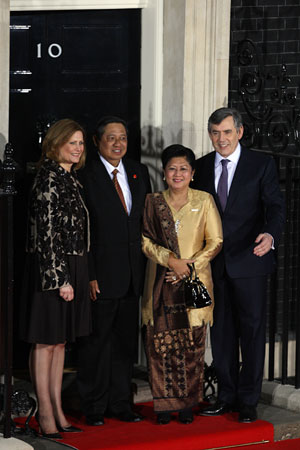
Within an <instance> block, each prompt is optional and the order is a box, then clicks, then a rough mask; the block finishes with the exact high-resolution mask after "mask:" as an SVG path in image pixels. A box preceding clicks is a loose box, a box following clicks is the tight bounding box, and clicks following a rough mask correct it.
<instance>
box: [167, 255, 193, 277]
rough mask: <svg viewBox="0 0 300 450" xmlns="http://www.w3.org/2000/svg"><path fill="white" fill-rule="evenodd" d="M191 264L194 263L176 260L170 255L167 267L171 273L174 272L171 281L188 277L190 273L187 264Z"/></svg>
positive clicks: (186, 260) (189, 260)
mask: <svg viewBox="0 0 300 450" xmlns="http://www.w3.org/2000/svg"><path fill="white" fill-rule="evenodd" d="M193 262H195V260H194V259H177V258H175V256H173V255H170V256H169V261H168V266H169V267H170V269H171V271H172V272H174V273H173V274H172V281H177V280H178V279H179V280H183V279H184V278H186V277H188V276H189V275H190V273H191V271H190V268H189V266H188V264H192V263H193ZM167 273H170V272H167Z"/></svg>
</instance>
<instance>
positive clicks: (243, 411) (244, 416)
mask: <svg viewBox="0 0 300 450" xmlns="http://www.w3.org/2000/svg"><path fill="white" fill-rule="evenodd" d="M256 419H257V412H256V407H255V406H251V405H242V406H241V407H240V413H239V422H242V423H251V422H255V421H256Z"/></svg>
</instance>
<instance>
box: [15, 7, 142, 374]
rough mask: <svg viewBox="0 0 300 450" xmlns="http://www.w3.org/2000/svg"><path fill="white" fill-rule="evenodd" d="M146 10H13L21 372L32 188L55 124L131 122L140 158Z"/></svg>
mask: <svg viewBox="0 0 300 450" xmlns="http://www.w3.org/2000/svg"><path fill="white" fill-rule="evenodd" d="M140 47H141V11H140V10H137V9H130V10H100V11H76V12H74V11H57V12H43V13H40V12H37V13H35V12H32V13H12V15H11V43H10V48H11V55H10V117H9V141H10V142H11V144H12V146H13V149H14V151H15V160H16V162H17V163H18V171H17V190H18V194H17V196H16V198H15V208H14V210H15V212H14V216H15V227H14V242H15V336H16V344H17V345H15V346H14V348H15V349H14V359H15V361H14V367H20V366H21V367H22V366H23V367H24V366H26V365H27V361H26V359H27V356H26V352H24V351H23V349H22V346H20V343H19V342H18V341H17V335H18V332H17V328H18V314H17V313H18V309H19V308H18V302H19V301H20V298H21V295H20V294H21V290H22V287H21V286H22V274H23V270H24V255H25V235H26V212H27V196H28V190H29V188H30V185H31V183H32V179H33V175H34V172H35V170H34V169H35V163H36V162H37V161H38V160H39V158H40V155H41V149H40V144H41V141H42V138H43V136H44V134H45V131H46V130H47V127H48V126H49V125H50V124H51V123H52V122H53V121H55V120H58V119H62V118H66V117H68V118H71V119H74V120H76V121H78V122H79V123H80V124H81V125H82V126H83V127H84V128H85V129H86V131H87V135H88V137H89V138H88V152H89V153H92V152H93V150H94V146H93V144H92V140H91V135H92V133H93V131H94V128H95V125H96V123H97V121H98V119H99V118H100V117H101V116H103V115H117V116H120V117H122V118H124V119H125V120H127V121H128V124H129V146H128V155H129V156H131V157H132V158H134V159H139V158H140Z"/></svg>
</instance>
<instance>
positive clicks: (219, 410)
mask: <svg viewBox="0 0 300 450" xmlns="http://www.w3.org/2000/svg"><path fill="white" fill-rule="evenodd" d="M232 410H233V407H232V405H230V404H229V403H225V402H222V401H220V400H217V401H216V403H215V404H214V405H211V406H208V407H207V408H204V409H202V411H199V413H198V415H199V416H221V415H222V414H225V413H228V412H231V411H232Z"/></svg>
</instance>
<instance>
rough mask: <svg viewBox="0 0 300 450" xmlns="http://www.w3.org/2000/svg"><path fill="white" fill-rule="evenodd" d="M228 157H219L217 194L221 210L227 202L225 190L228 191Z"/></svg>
mask: <svg viewBox="0 0 300 450" xmlns="http://www.w3.org/2000/svg"><path fill="white" fill-rule="evenodd" d="M228 163H229V160H228V159H221V164H222V173H221V176H220V179H219V184H218V189H217V194H218V197H219V200H220V203H221V207H222V211H224V209H225V207H226V203H227V192H228V170H227V164H228Z"/></svg>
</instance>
